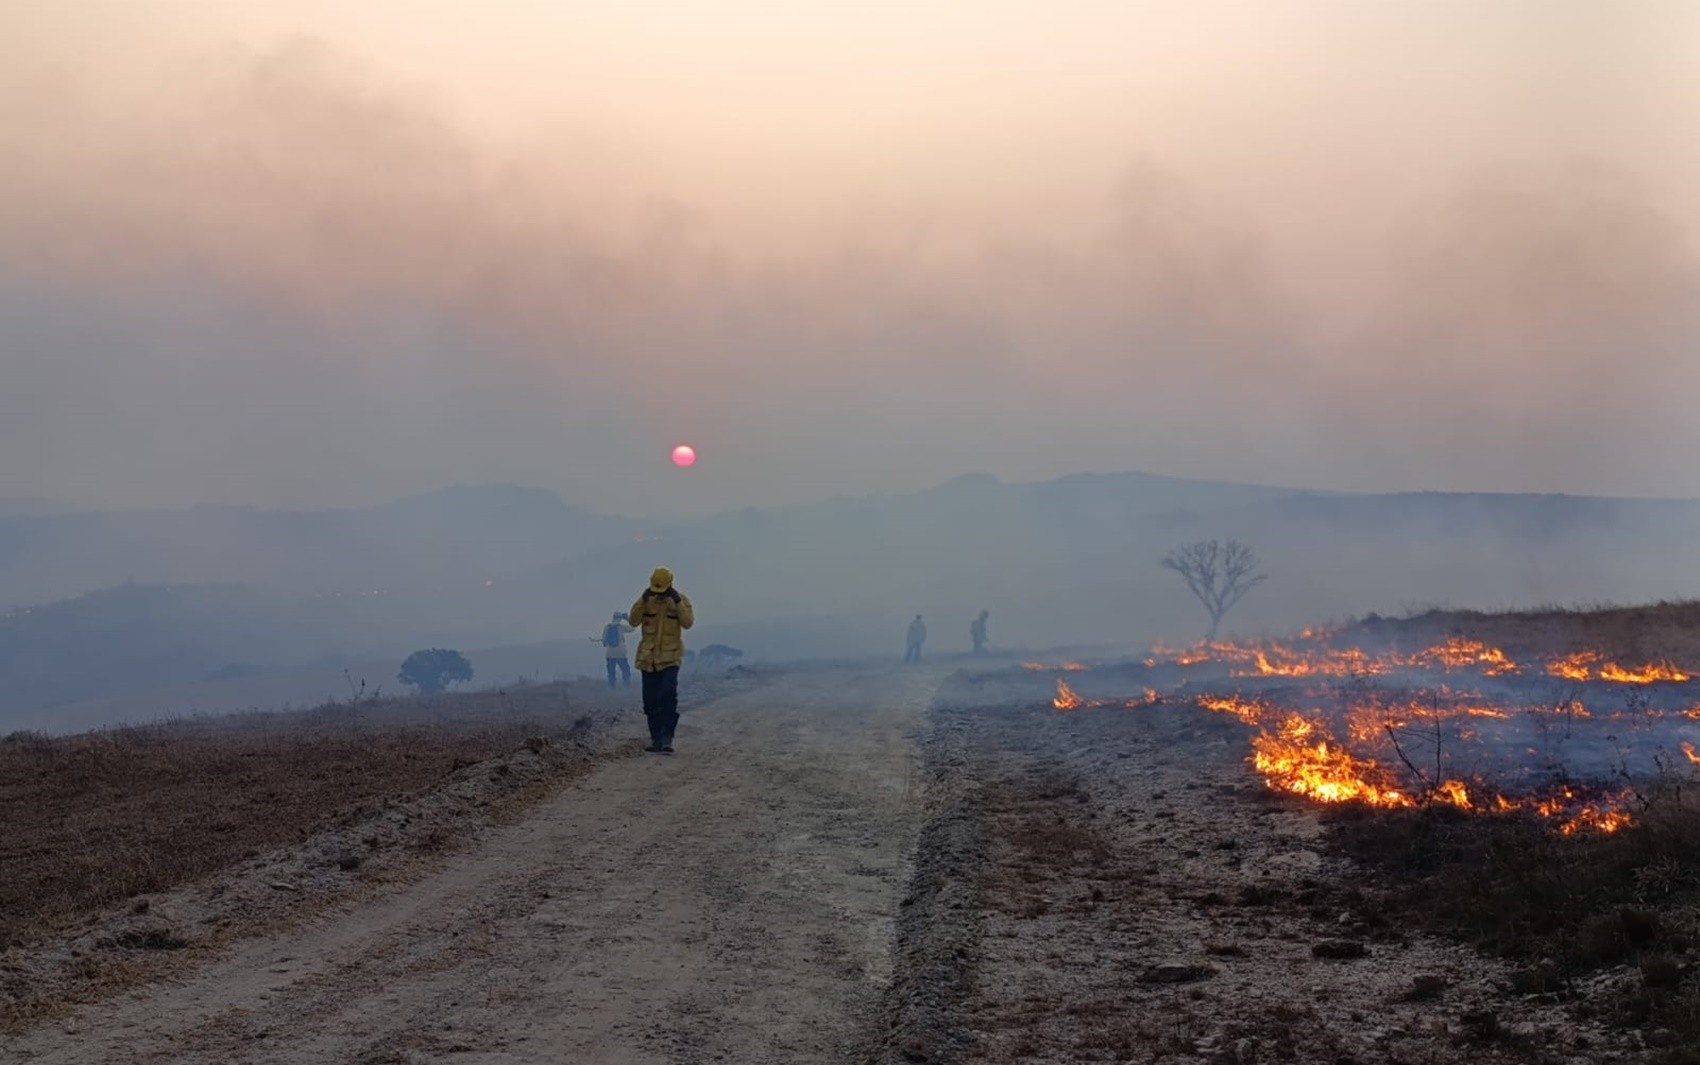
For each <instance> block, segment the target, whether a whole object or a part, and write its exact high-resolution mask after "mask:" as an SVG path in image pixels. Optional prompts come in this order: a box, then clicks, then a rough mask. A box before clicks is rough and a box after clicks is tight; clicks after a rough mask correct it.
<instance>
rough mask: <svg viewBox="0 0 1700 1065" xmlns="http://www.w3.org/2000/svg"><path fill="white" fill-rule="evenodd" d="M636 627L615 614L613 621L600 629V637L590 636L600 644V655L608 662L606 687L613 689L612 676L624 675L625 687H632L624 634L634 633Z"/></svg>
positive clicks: (625, 617)
mask: <svg viewBox="0 0 1700 1065" xmlns="http://www.w3.org/2000/svg"><path fill="white" fill-rule="evenodd" d="M636 631H637V626H635V625H633V624H631V621H630V619H629V618H628V616H627V615H625V614H615V615H614V620H613V621H610V622H609V623H608V624H606V625H604V626H603V627H602V635H601V636H600V637H598V636H592V637H591V639H593V640H600V641H601V643H602V655H603V657H604V658H606V659H607V660H608V687H609V688H610V689H612V688H613V687H614V676H615V675H616V674H624V675H625V679H626V687H628V688H629V687H631V686H632V664H631V663H630V662H629V661H627V660H626V633H628V632H636Z"/></svg>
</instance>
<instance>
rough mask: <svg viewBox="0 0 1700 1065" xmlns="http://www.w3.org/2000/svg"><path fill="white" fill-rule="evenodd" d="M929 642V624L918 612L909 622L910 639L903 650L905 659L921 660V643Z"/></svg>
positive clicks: (907, 660) (911, 660)
mask: <svg viewBox="0 0 1700 1065" xmlns="http://www.w3.org/2000/svg"><path fill="white" fill-rule="evenodd" d="M926 642H927V626H926V623H925V622H923V621H922V620H921V615H919V614H916V615H915V620H914V621H911V622H910V623H909V639H908V642H907V645H906V649H905V650H904V652H903V661H905V662H919V661H920V660H921V645H922V644H924V643H926Z"/></svg>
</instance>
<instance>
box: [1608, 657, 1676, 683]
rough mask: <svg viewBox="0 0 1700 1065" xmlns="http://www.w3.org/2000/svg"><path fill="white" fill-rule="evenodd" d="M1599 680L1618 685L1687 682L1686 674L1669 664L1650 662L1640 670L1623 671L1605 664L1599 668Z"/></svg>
mask: <svg viewBox="0 0 1700 1065" xmlns="http://www.w3.org/2000/svg"><path fill="white" fill-rule="evenodd" d="M1600 679H1601V680H1614V681H1617V682H1618V683H1619V684H1651V683H1653V682H1654V681H1660V680H1677V681H1681V680H1687V679H1689V678H1688V674H1686V673H1684V672H1682V671H1681V670H1680V669H1677V668H1676V667H1675V666H1673V665H1671V664H1670V663H1669V662H1650V663H1648V664H1647V665H1645V666H1642V667H1641V668H1640V669H1624V668H1623V667H1622V666H1620V665H1618V664H1617V663H1616V662H1607V663H1606V664H1605V665H1603V666H1601V667H1600Z"/></svg>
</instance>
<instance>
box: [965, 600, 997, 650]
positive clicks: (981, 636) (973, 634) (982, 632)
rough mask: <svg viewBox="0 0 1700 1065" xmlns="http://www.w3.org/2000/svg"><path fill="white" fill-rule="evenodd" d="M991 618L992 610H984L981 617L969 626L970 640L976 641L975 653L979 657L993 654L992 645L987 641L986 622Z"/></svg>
mask: <svg viewBox="0 0 1700 1065" xmlns="http://www.w3.org/2000/svg"><path fill="white" fill-rule="evenodd" d="M991 616H992V612H991V611H990V610H982V611H980V616H979V617H977V618H975V619H974V622H973V624H971V625H969V626H968V638H969V639H971V640H973V641H974V653H975V654H977V655H985V654H990V653H991V648H990V644H989V643H988V641H987V639H986V621H987V620H988V619H990V618H991Z"/></svg>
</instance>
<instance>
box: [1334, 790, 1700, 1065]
mask: <svg viewBox="0 0 1700 1065" xmlns="http://www.w3.org/2000/svg"><path fill="white" fill-rule="evenodd" d="M1329 824H1330V837H1331V841H1332V843H1333V845H1334V847H1335V848H1336V849H1337V851H1338V852H1339V853H1342V854H1345V855H1347V856H1349V857H1351V858H1353V859H1354V860H1356V861H1357V862H1358V863H1359V864H1360V865H1361V866H1363V867H1364V868H1365V869H1367V870H1369V871H1370V872H1371V875H1372V876H1373V877H1374V878H1375V880H1376V882H1377V885H1378V890H1375V891H1373V892H1371V893H1367V894H1366V895H1364V896H1363V897H1362V898H1363V904H1364V906H1365V912H1366V913H1367V914H1369V915H1372V916H1373V917H1374V919H1375V920H1376V922H1377V923H1391V924H1392V925H1394V926H1397V927H1399V928H1403V929H1407V930H1414V929H1421V930H1424V931H1431V932H1438V933H1440V934H1443V935H1450V936H1453V937H1456V938H1458V939H1461V940H1463V941H1465V942H1468V943H1471V944H1472V945H1475V946H1477V947H1479V948H1481V949H1483V950H1487V951H1490V952H1493V953H1496V954H1501V955H1504V956H1506V957H1508V958H1511V959H1513V960H1515V961H1516V962H1518V963H1519V965H1520V967H1519V968H1518V969H1517V970H1516V971H1515V972H1514V974H1513V977H1512V985H1513V986H1512V987H1511V991H1512V992H1514V993H1518V994H1531V995H1551V996H1556V997H1560V998H1564V999H1579V1000H1580V999H1581V998H1582V997H1583V996H1582V988H1583V987H1584V985H1585V984H1586V982H1587V981H1588V979H1589V978H1590V977H1592V976H1594V975H1595V974H1596V973H1599V972H1601V971H1602V970H1607V969H1610V968H1612V967H1614V966H1625V965H1627V966H1629V967H1631V971H1632V972H1633V973H1634V976H1633V977H1632V978H1631V979H1630V980H1629V981H1628V982H1626V983H1622V984H1620V985H1618V986H1617V987H1615V989H1614V990H1613V992H1612V993H1611V994H1609V995H1606V996H1600V997H1596V998H1595V999H1593V1000H1592V1001H1580V1004H1579V1005H1578V1007H1577V1008H1578V1010H1579V1011H1581V1013H1582V1014H1583V1015H1599V1016H1601V1017H1603V1018H1605V1019H1607V1020H1609V1021H1611V1022H1613V1023H1615V1024H1618V1025H1621V1026H1623V1027H1625V1028H1639V1029H1644V1030H1663V1031H1667V1032H1671V1033H1674V1034H1675V1035H1676V1036H1677V1037H1679V1038H1680V1041H1681V1044H1682V1046H1683V1047H1687V1048H1691V1049H1689V1050H1687V1051H1685V1052H1684V1053H1686V1055H1687V1056H1683V1054H1678V1053H1673V1055H1667V1057H1666V1058H1665V1059H1664V1060H1668V1061H1671V1062H1683V1063H1693V1062H1700V962H1697V961H1696V958H1700V802H1696V797H1695V796H1694V795H1692V794H1691V793H1685V792H1683V791H1680V790H1677V789H1671V790H1665V791H1660V792H1658V793H1656V794H1655V795H1654V796H1653V797H1652V798H1651V803H1650V805H1649V807H1648V809H1647V810H1645V811H1644V812H1643V813H1642V814H1641V816H1640V817H1639V818H1638V819H1637V820H1636V822H1635V823H1634V824H1632V825H1630V826H1629V827H1627V828H1624V829H1622V830H1620V831H1618V832H1616V833H1613V834H1610V835H1600V834H1578V835H1575V836H1562V835H1559V834H1557V833H1554V832H1553V831H1552V830H1551V826H1549V825H1547V824H1545V823H1543V822H1540V821H1539V820H1537V819H1518V818H1507V817H1479V816H1472V815H1469V814H1465V813H1462V812H1459V811H1453V810H1441V809H1434V810H1425V811H1392V812H1387V811H1374V810H1361V809H1344V810H1341V811H1338V812H1336V813H1334V814H1332V815H1331V817H1330V819H1329Z"/></svg>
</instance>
